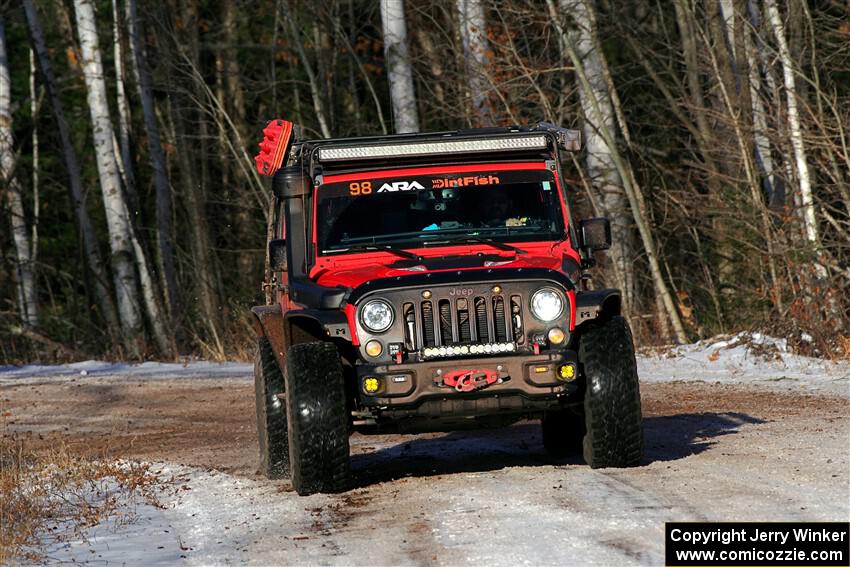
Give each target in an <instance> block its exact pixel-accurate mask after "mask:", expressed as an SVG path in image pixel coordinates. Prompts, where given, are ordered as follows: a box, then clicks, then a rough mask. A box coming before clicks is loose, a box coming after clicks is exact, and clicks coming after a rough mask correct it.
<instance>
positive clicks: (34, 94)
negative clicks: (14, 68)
mask: <svg viewBox="0 0 850 567" xmlns="http://www.w3.org/2000/svg"><path fill="white" fill-rule="evenodd" d="M37 76H38V67H37V66H36V64H35V51H33V50H32V49H30V116H31V117H32V229H31V230H30V238H31V242H32V263H33V265H37V263H38V222H39V216H40V213H41V197H40V195H39V185H40V182H39V175H40V171H39V168H40V167H41V154H40V148H39V139H38V114H39V110H40V107H41V98H42V96H41V95H40V94H39V89H38V86H37V85H38V83H37ZM41 94H42V95H43V94H44V93H43V92H42V93H41Z"/></svg>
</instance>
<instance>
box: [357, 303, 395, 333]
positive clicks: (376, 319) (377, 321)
mask: <svg viewBox="0 0 850 567" xmlns="http://www.w3.org/2000/svg"><path fill="white" fill-rule="evenodd" d="M393 318H394V314H393V308H392V307H390V304H389V303H387V302H386V301H384V300H383V299H373V300H372V301H370V302H368V303H367V304H366V305H364V306H363V309H361V310H360V322H361V323H363V326H364V327H366V329H368V330H369V331H372V332H373V333H383V332H384V331H386V330H387V329H389V328H390V325H392V324H393Z"/></svg>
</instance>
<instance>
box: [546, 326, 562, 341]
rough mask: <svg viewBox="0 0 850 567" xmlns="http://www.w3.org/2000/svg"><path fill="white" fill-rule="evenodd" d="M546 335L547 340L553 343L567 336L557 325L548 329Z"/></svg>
mask: <svg viewBox="0 0 850 567" xmlns="http://www.w3.org/2000/svg"><path fill="white" fill-rule="evenodd" d="M546 336H547V337H549V342H550V343H552V344H553V345H559V344H561V343H562V342H564V339H566V338H567V335H566V333H564V331H562V330H561V329H559V328H558V327H555V328H554V329H549V334H548V335H546Z"/></svg>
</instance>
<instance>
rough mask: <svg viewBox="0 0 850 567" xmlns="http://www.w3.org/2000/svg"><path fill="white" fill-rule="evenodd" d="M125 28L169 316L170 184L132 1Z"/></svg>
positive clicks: (172, 283)
mask: <svg viewBox="0 0 850 567" xmlns="http://www.w3.org/2000/svg"><path fill="white" fill-rule="evenodd" d="M126 8H127V31H128V33H129V35H130V51H131V52H132V54H133V58H132V59H133V70H134V73H135V75H136V84H137V85H138V87H139V99H140V100H141V102H142V117H143V118H144V122H145V133H146V134H147V139H148V152H149V153H150V160H151V167H152V168H153V184H154V188H155V190H156V238H157V244H158V246H157V250H158V251H159V254H158V255H157V256H158V259H159V265H160V269H161V270H162V274H163V277H162V280H163V287H164V290H165V297H166V299H167V300H168V307H169V309H168V311H169V312H170V314H171V318H172V319H173V318H174V317H175V316H176V314H177V313H179V312H180V310H181V308H180V298H179V296H178V294H177V268H176V266H175V262H174V244H173V242H172V234H173V231H174V229H173V225H172V211H171V184H170V183H169V181H168V169H167V166H166V163H165V154H164V152H163V150H162V142H161V140H160V136H159V125H158V124H157V121H156V108H155V107H154V100H153V87H152V85H151V77H150V73H149V71H148V67H147V58H146V56H145V50H144V47H143V45H142V38H141V35H142V32H141V26H140V24H139V18H138V12H137V8H136V0H127V5H126Z"/></svg>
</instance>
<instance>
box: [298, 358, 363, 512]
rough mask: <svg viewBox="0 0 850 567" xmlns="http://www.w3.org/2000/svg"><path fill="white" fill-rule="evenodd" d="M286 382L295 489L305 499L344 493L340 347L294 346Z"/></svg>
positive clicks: (345, 465)
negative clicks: (317, 493) (338, 492)
mask: <svg viewBox="0 0 850 567" xmlns="http://www.w3.org/2000/svg"><path fill="white" fill-rule="evenodd" d="M285 382H286V410H287V414H288V417H289V433H290V435H289V458H290V472H291V476H292V486H293V487H294V488H295V490H296V491H297V492H298V494H300V495H302V496H304V495H307V494H313V493H315V492H337V491H339V490H343V489H344V488H345V487H346V485H347V483H348V477H349V471H350V461H349V454H348V451H349V450H348V409H347V407H346V403H345V385H344V382H343V375H342V366H341V364H340V360H339V353H338V352H337V350H336V347H335V346H334V345H332V344H329V343H322V342H316V343H304V344H299V345H295V346H293V347H291V348H290V349H289V352H288V353H287V355H286V372H285Z"/></svg>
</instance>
